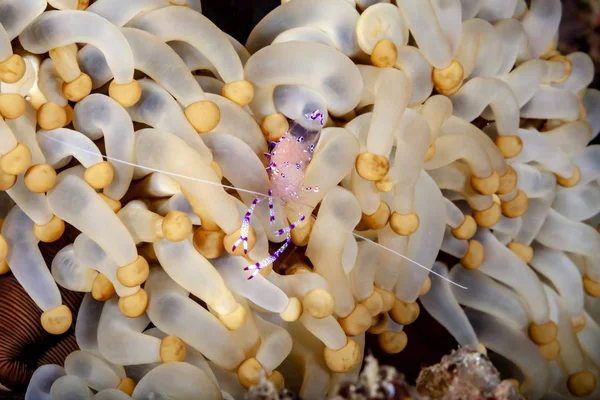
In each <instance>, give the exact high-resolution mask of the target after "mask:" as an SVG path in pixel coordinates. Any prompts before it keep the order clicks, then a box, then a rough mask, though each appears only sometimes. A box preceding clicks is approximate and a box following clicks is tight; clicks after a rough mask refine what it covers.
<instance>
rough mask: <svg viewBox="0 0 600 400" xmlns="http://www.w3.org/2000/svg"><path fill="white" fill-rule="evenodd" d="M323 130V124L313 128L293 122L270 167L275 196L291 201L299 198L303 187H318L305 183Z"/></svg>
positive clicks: (275, 147)
mask: <svg viewBox="0 0 600 400" xmlns="http://www.w3.org/2000/svg"><path fill="white" fill-rule="evenodd" d="M311 122H312V121H311ZM313 128H314V126H313ZM320 133H321V127H320V126H318V127H317V129H312V130H311V127H306V126H303V125H301V124H300V123H298V122H296V121H293V122H292V123H291V124H290V128H289V130H288V131H287V133H286V134H285V135H284V136H283V137H282V138H281V139H280V140H279V141H278V142H277V143H276V144H275V146H274V148H273V150H272V151H271V153H270V155H269V158H270V164H269V166H268V167H267V171H268V172H269V173H270V178H271V191H272V196H273V197H274V198H277V199H281V200H282V201H283V202H288V201H291V200H295V199H297V198H298V197H299V196H300V192H301V191H303V190H314V188H305V187H304V186H303V183H304V175H305V172H306V167H307V166H308V163H310V160H311V159H312V155H313V152H314V149H315V146H316V145H317V141H318V140H319V135H320Z"/></svg>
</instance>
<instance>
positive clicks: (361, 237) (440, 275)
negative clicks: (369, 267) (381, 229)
mask: <svg viewBox="0 0 600 400" xmlns="http://www.w3.org/2000/svg"><path fill="white" fill-rule="evenodd" d="M352 235H354V236H356V237H357V238H360V239H363V240H366V241H368V242H371V243H372V244H374V245H375V246H377V247H380V248H382V249H385V250H387V251H389V252H390V253H392V254H395V255H397V256H398V257H401V258H403V259H405V260H406V261H409V262H411V263H413V264H414V265H416V266H418V267H420V268H423V269H425V270H427V271H429V273H431V274H433V275H435V276H438V277H440V278H442V279H443V280H445V281H446V282H449V283H451V284H453V285H454V286H457V287H459V288H461V289H468V287H466V286H462V285H460V284H458V283H456V282H453V281H452V280H450V279H448V278H446V277H445V276H444V275H442V274H439V273H437V272H435V271H434V270H433V269H431V268H427V267H426V266H424V265H423V264H419V263H418V262H416V261H415V260H412V259H411V258H409V257H406V256H405V255H404V254H402V253H399V252H397V251H395V250H392V249H390V248H388V247H385V246H383V245H381V244H379V243H377V242H374V241H372V240H370V239H369V238H366V237H364V236H361V235H359V234H358V233H355V232H352Z"/></svg>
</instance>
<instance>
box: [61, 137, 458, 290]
mask: <svg viewBox="0 0 600 400" xmlns="http://www.w3.org/2000/svg"><path fill="white" fill-rule="evenodd" d="M49 139H50V140H54V141H57V142H59V143H61V144H62V145H64V146H66V147H71V148H75V149H77V150H79V151H81V152H84V153H91V151H89V150H87V149H83V148H79V147H77V146H73V145H72V144H71V143H67V142H63V141H61V140H59V139H55V138H50V137H49ZM94 154H95V153H94ZM101 156H102V158H104V159H105V160H107V161H111V162H116V163H122V164H126V165H129V166H133V167H136V168H140V169H144V170H147V171H150V172H157V173H161V174H164V175H166V176H173V177H178V178H183V179H189V180H192V181H196V182H200V183H204V184H207V185H214V186H220V187H222V188H224V189H231V190H237V191H239V192H245V193H249V194H253V195H255V196H260V197H262V198H268V197H269V195H268V194H265V193H260V192H255V191H252V190H248V189H244V188H238V187H235V186H229V185H224V184H222V183H215V182H211V181H208V180H203V179H197V178H194V177H191V176H186V175H181V174H177V173H173V172H170V171H166V170H161V169H156V168H150V167H146V166H143V165H140V164H137V163H131V162H129V161H125V160H120V159H118V158H114V157H110V156H107V155H104V154H102V155H101ZM315 216H316V215H315ZM293 225H297V223H295V224H293ZM290 226H291V225H290ZM289 228H290V227H287V228H284V229H283V230H284V233H289V232H288V229H289ZM290 231H291V229H290ZM348 233H350V234H352V235H353V236H354V237H356V238H358V239H361V240H364V241H367V242H369V243H371V244H372V245H374V246H377V247H379V248H381V249H383V250H385V251H387V252H390V253H391V254H394V255H395V256H397V257H400V258H402V259H404V260H406V261H408V262H410V263H411V264H413V265H416V266H417V267H419V268H422V269H425V270H427V271H429V273H431V274H433V275H436V276H438V277H439V278H441V279H443V280H445V281H447V282H449V283H451V284H452V285H455V286H457V287H459V288H461V289H468V288H467V287H466V286H463V285H460V284H458V283H456V282H454V281H452V280H451V279H449V278H447V277H445V276H443V275H441V274H438V273H437V272H435V271H433V270H432V269H431V268H428V267H426V266H425V265H423V264H420V263H419V262H417V261H415V260H412V259H411V258H410V257H407V256H405V255H404V254H402V253H399V252H397V251H394V250H393V249H390V248H388V247H386V246H383V245H381V244H379V243H377V242H374V241H373V240H371V239H369V238H367V237H365V236H362V235H359V234H357V233H355V232H348ZM283 246H285V247H286V248H287V246H289V243H284V245H283ZM283 246H282V247H283ZM284 250H285V248H284V249H283V250H281V251H280V252H279V255H281V253H283V251H284ZM278 251H279V250H278ZM267 265H268V264H267Z"/></svg>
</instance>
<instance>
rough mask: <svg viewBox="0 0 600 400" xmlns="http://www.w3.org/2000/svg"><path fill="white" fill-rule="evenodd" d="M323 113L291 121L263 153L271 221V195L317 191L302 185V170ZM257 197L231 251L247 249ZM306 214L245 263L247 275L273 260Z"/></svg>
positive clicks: (279, 196)
mask: <svg viewBox="0 0 600 400" xmlns="http://www.w3.org/2000/svg"><path fill="white" fill-rule="evenodd" d="M323 122H324V114H323V112H322V111H321V110H315V111H313V112H312V113H310V114H306V115H305V120H304V121H292V122H291V123H290V127H289V129H288V131H287V132H286V133H285V135H283V136H282V137H281V139H279V140H278V141H277V142H275V143H273V149H272V151H271V153H268V154H265V155H266V156H267V158H268V159H269V165H268V166H267V172H268V173H269V174H270V178H271V187H270V189H269V193H268V201H269V214H270V221H271V223H273V222H274V221H275V213H274V211H273V199H274V198H276V199H279V200H280V201H282V202H284V203H285V202H287V201H290V200H294V199H297V198H298V197H299V196H300V193H301V192H302V191H303V190H314V191H318V190H319V188H318V187H312V188H310V187H304V186H303V183H304V174H305V172H306V167H307V166H308V164H309V163H310V160H311V159H312V154H313V152H314V150H315V146H316V145H317V141H318V140H319V135H320V133H321V128H322V127H323ZM260 201H261V199H254V201H253V202H252V204H251V205H250V208H249V209H248V211H247V212H246V215H245V216H244V220H243V221H242V228H241V232H240V237H239V239H238V240H237V241H236V242H235V243H234V245H233V249H232V250H233V251H235V249H236V248H237V247H238V246H240V245H243V246H244V253H247V252H248V231H249V229H250V219H251V218H252V213H253V212H254V209H255V208H256V205H257V204H258V203H259V202H260ZM305 218H306V217H305V216H304V215H300V216H299V218H298V220H297V221H295V222H294V223H292V224H290V225H289V226H287V227H285V228H283V229H279V230H278V231H277V232H276V235H278V236H282V235H285V238H286V240H285V242H284V243H283V244H282V245H281V247H280V248H279V249H278V250H277V251H276V252H275V253H273V254H271V255H270V256H269V257H267V258H264V259H263V260H260V261H259V262H257V263H255V264H252V265H248V266H247V267H246V268H245V270H246V271H252V273H251V274H250V276H249V277H248V279H252V278H254V277H255V276H256V275H257V274H258V272H259V271H260V270H261V269H263V268H265V267H266V266H268V265H269V264H271V263H273V262H274V261H275V260H277V258H279V256H280V255H281V254H282V253H283V252H284V251H285V249H286V248H287V247H288V246H289V244H290V243H291V241H292V235H291V231H292V229H294V228H295V227H296V225H297V224H299V223H301V222H302V221H304V219H305Z"/></svg>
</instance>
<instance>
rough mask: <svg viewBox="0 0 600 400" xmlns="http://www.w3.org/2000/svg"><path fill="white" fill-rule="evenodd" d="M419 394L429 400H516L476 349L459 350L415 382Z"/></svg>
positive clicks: (506, 384)
mask: <svg viewBox="0 0 600 400" xmlns="http://www.w3.org/2000/svg"><path fill="white" fill-rule="evenodd" d="M417 390H418V391H419V394H421V395H423V396H427V397H430V398H433V399H445V400H451V399H482V400H483V399H490V400H492V399H494V400H519V399H523V396H521V395H520V394H518V393H517V392H516V391H515V388H514V386H513V384H512V383H510V382H508V381H501V380H500V375H499V373H498V371H497V370H496V368H494V366H493V365H492V363H491V361H490V360H489V359H488V358H487V357H486V356H485V355H484V354H481V353H479V352H478V351H477V350H476V349H473V348H469V347H468V346H465V347H459V348H458V350H455V351H453V352H452V353H451V354H450V355H447V356H444V357H443V358H442V360H441V361H440V363H439V364H436V365H433V366H431V367H427V368H425V369H423V370H422V371H421V373H420V374H419V377H418V378H417Z"/></svg>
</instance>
